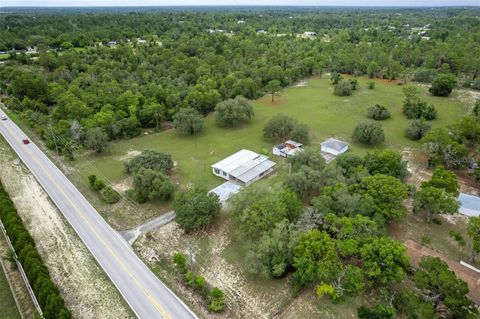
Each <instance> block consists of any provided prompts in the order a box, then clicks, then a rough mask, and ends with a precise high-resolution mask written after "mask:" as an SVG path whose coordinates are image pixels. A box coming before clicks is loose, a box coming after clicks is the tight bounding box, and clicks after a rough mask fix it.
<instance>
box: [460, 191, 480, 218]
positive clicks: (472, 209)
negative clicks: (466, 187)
mask: <svg viewBox="0 0 480 319" xmlns="http://www.w3.org/2000/svg"><path fill="white" fill-rule="evenodd" d="M458 201H459V202H460V209H459V210H458V212H459V213H460V214H463V215H467V216H480V197H478V196H474V195H469V194H464V193H460V196H458Z"/></svg>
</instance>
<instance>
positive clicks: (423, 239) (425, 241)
mask: <svg viewBox="0 0 480 319" xmlns="http://www.w3.org/2000/svg"><path fill="white" fill-rule="evenodd" d="M420 241H421V242H422V245H424V246H426V245H430V244H431V243H432V238H431V237H428V236H422V237H421V238H420Z"/></svg>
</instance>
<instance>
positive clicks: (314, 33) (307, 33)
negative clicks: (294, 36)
mask: <svg viewBox="0 0 480 319" xmlns="http://www.w3.org/2000/svg"><path fill="white" fill-rule="evenodd" d="M303 35H305V36H307V37H314V36H316V35H317V32H313V31H307V32H303Z"/></svg>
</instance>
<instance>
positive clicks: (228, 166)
mask: <svg viewBox="0 0 480 319" xmlns="http://www.w3.org/2000/svg"><path fill="white" fill-rule="evenodd" d="M260 156H262V155H259V154H257V153H255V152H252V151H249V150H241V151H238V152H236V153H235V154H232V155H230V156H229V157H227V158H225V159H223V160H221V161H220V162H217V163H215V164H213V165H212V167H213V168H217V169H219V170H221V171H224V172H225V173H227V174H230V172H232V171H233V170H235V169H237V168H238V167H240V166H242V165H243V164H245V163H247V162H250V161H252V160H254V159H256V158H259V157H260ZM262 157H264V158H265V159H267V158H268V157H266V156H262Z"/></svg>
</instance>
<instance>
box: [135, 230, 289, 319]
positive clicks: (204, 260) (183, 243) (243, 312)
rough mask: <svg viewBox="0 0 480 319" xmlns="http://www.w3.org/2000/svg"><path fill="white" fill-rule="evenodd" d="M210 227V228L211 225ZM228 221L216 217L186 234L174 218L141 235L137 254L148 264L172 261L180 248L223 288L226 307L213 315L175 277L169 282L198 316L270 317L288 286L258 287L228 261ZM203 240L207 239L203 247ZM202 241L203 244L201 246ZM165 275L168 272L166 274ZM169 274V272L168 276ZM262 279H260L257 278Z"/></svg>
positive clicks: (198, 270)
mask: <svg viewBox="0 0 480 319" xmlns="http://www.w3.org/2000/svg"><path fill="white" fill-rule="evenodd" d="M212 228H213V229H212ZM229 231H230V228H229V226H228V222H224V221H221V222H220V221H219V222H217V223H215V225H214V226H213V227H211V229H209V230H208V231H205V232H203V233H201V234H196V235H195V236H193V235H186V234H184V233H183V231H182V230H181V229H180V228H179V226H178V224H177V223H175V222H172V223H169V224H167V225H165V226H163V227H162V228H160V229H158V230H157V231H155V232H152V233H151V234H150V235H149V236H148V237H147V236H141V237H140V238H139V239H138V240H137V242H136V243H135V245H134V248H135V249H136V251H137V252H138V254H139V255H140V256H141V257H142V258H143V259H144V260H145V261H146V262H147V263H148V264H150V265H152V266H153V265H154V264H155V263H156V262H160V263H162V264H164V265H165V263H171V260H172V256H173V254H174V253H175V252H182V253H184V254H186V255H187V256H188V258H191V259H192V262H193V269H194V271H195V272H196V273H198V274H201V275H202V276H204V277H205V278H206V280H207V282H209V283H210V284H211V285H213V286H216V287H219V288H220V289H222V290H223V291H224V292H225V296H226V301H227V308H228V309H227V310H226V312H225V313H222V314H216V315H213V314H211V313H209V312H207V311H206V309H205V306H204V305H203V303H202V302H201V301H200V302H199V301H198V299H197V298H195V296H192V295H191V293H190V292H189V291H188V289H185V287H182V286H183V285H182V284H181V279H180V278H177V279H176V280H173V281H174V282H171V283H170V286H172V287H173V286H174V287H177V288H178V287H179V289H180V290H181V295H183V296H184V297H185V298H187V300H188V301H189V303H191V304H193V309H194V311H195V313H196V314H197V315H199V316H200V317H208V318H212V317H213V318H273V317H277V315H278V314H279V313H280V309H281V308H282V307H284V306H286V305H285V303H286V302H287V301H288V300H290V287H289V286H288V285H289V284H288V283H287V281H286V280H283V281H281V280H278V281H274V280H270V281H265V282H266V283H267V284H272V283H273V284H274V286H272V287H275V288H272V289H262V291H259V290H258V289H257V288H258V287H259V285H258V283H257V284H255V282H253V283H252V281H256V280H252V279H251V278H249V277H248V276H249V275H248V274H246V273H244V271H243V270H242V268H241V267H239V265H237V264H233V263H231V262H229V261H228V260H227V259H226V258H225V256H224V253H225V251H226V249H227V248H228V246H229V245H230V238H231V235H230V234H229ZM205 240H208V244H207V247H205ZM202 242H203V247H201V245H202ZM166 276H168V274H166ZM168 277H169V278H170V279H171V278H172V276H171V274H170V275H169V276H168ZM257 279H258V280H259V281H262V282H263V279H261V278H257Z"/></svg>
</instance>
